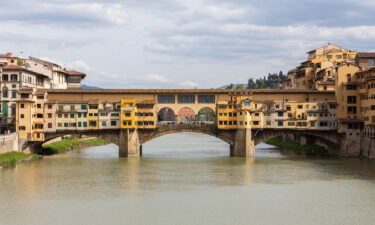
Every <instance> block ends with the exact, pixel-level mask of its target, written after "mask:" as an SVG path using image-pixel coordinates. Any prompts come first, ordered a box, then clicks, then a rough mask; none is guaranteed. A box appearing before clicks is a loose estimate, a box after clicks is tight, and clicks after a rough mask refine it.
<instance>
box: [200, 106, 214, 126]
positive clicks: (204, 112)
mask: <svg viewBox="0 0 375 225" xmlns="http://www.w3.org/2000/svg"><path fill="white" fill-rule="evenodd" d="M197 119H198V121H200V122H211V123H213V122H214V121H215V111H214V110H213V109H211V108H209V107H203V108H201V109H200V110H199V111H198V115H197Z"/></svg>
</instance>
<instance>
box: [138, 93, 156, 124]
mask: <svg viewBox="0 0 375 225" xmlns="http://www.w3.org/2000/svg"><path fill="white" fill-rule="evenodd" d="M136 109H137V112H136V120H137V124H136V126H137V128H139V129H154V128H156V125H157V122H158V117H157V112H156V107H155V101H153V100H143V101H138V102H137V103H136Z"/></svg>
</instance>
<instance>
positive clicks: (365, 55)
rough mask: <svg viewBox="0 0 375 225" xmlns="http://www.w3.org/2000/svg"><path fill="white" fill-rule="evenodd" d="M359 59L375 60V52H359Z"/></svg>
mask: <svg viewBox="0 0 375 225" xmlns="http://www.w3.org/2000/svg"><path fill="white" fill-rule="evenodd" d="M358 58H375V52H358Z"/></svg>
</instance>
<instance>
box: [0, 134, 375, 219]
mask: <svg viewBox="0 0 375 225" xmlns="http://www.w3.org/2000/svg"><path fill="white" fill-rule="evenodd" d="M117 154H118V153H117V146H115V145H112V144H111V145H105V146H99V147H90V148H86V149H82V150H78V151H74V152H70V153H66V154H61V155H55V156H51V157H45V158H44V159H42V160H38V161H33V162H29V163H24V164H20V165H18V166H16V167H15V168H7V169H2V170H0V187H1V191H0V224H1V225H73V224H74V225H75V224H78V225H81V224H90V225H106V224H116V225H117V224H126V225H139V224H142V225H145V224H152V225H159V224H160V225H167V224H172V225H185V224H186V225H187V224H189V225H190V224H194V225H195V224H196V225H201V224H202V225H205V224H213V225H222V224H223V225H224V224H225V225H226V224H236V225H237V224H238V225H241V224H256V225H263V224H264V225H274V224H276V225H277V224H283V225H284V224H288V225H292V224H298V225H301V224H304V225H305V224H307V225H309V224H314V225H316V224H319V225H321V224H327V225H333V224H339V225H346V224H360V225H366V224H368V225H373V224H375V161H371V160H360V159H345V158H329V157H325V158H322V157H304V156H295V155H289V154H285V153H282V152H281V151H279V150H278V149H277V148H273V147H272V146H269V145H266V144H260V145H258V146H257V149H256V158H255V159H252V158H231V157H228V155H229V147H228V146H227V144H225V143H224V142H221V141H219V140H218V139H215V138H213V137H209V136H206V135H201V134H171V135H167V136H163V137H160V138H158V139H155V140H153V141H151V142H149V143H147V144H145V145H144V146H143V154H144V156H143V157H142V158H118V157H117Z"/></svg>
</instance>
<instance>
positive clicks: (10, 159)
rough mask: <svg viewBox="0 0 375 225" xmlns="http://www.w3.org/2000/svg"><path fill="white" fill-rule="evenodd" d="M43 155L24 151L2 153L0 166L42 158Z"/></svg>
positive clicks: (9, 165)
mask: <svg viewBox="0 0 375 225" xmlns="http://www.w3.org/2000/svg"><path fill="white" fill-rule="evenodd" d="M41 157H42V156H40V155H36V154H28V153H23V152H7V153H4V154H0V168H2V167H11V166H14V165H16V164H17V163H19V162H24V161H30V160H34V159H40V158H41Z"/></svg>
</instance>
